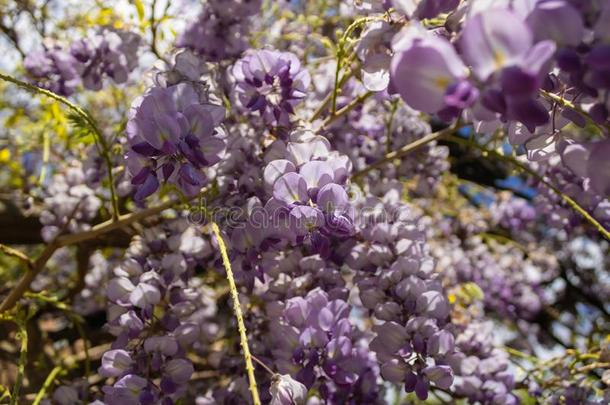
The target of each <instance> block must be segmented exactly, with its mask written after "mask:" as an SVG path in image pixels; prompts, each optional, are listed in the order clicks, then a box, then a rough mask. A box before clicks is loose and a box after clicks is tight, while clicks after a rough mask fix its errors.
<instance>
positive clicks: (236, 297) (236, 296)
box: [212, 222, 261, 405]
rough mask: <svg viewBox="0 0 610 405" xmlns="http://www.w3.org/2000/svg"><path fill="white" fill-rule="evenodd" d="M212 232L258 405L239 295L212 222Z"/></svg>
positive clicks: (215, 226)
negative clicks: (225, 277)
mask: <svg viewBox="0 0 610 405" xmlns="http://www.w3.org/2000/svg"><path fill="white" fill-rule="evenodd" d="M212 230H213V231H214V235H216V240H217V241H218V248H219V249H220V255H221V256H222V263H223V265H224V267H225V270H226V272H227V280H228V281H229V288H230V290H231V299H232V301H233V311H234V312H235V318H237V329H239V341H240V343H241V349H242V351H243V353H244V360H245V362H246V373H247V374H248V381H249V382H250V393H251V394H252V401H253V402H254V405H260V403H261V400H260V398H259V396H258V389H257V388H256V379H255V377H254V366H253V365H252V355H251V354H250V348H249V346H248V336H247V334H246V325H245V324H244V317H243V314H242V311H241V305H240V304H239V293H238V292H237V286H236V285H235V277H233V270H232V269H231V262H230V260H229V255H228V254H227V247H226V245H225V242H224V240H223V239H222V236H221V234H220V229H219V228H218V225H216V223H215V222H212Z"/></svg>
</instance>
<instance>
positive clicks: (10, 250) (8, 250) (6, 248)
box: [0, 243, 33, 268]
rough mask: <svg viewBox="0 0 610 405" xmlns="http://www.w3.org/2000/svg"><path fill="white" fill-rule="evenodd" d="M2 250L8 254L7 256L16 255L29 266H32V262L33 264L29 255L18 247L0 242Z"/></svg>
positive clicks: (0, 249)
mask: <svg viewBox="0 0 610 405" xmlns="http://www.w3.org/2000/svg"><path fill="white" fill-rule="evenodd" d="M0 251H1V252H2V253H4V254H5V255H7V256H12V257H16V258H17V259H19V260H21V261H22V262H24V263H25V265H26V266H27V267H28V268H31V267H32V264H33V263H32V260H31V259H30V258H29V257H27V256H26V255H25V253H23V252H21V251H19V250H17V249H13V248H12V247H10V246H6V245H4V244H2V243H0Z"/></svg>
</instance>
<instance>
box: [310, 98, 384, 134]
mask: <svg viewBox="0 0 610 405" xmlns="http://www.w3.org/2000/svg"><path fill="white" fill-rule="evenodd" d="M372 95H373V92H372V91H367V92H366V93H363V94H361V95H359V96H358V97H356V98H355V99H353V100H352V101H351V102H350V103H349V104H348V105H346V106H345V107H343V108H342V109H340V110H339V111H337V112H336V113H333V114H332V115H330V116H329V117H328V118H326V119H325V120H324V122H323V123H322V125H320V128H318V129H317V130H316V132H320V131H322V130H324V129H326V128H328V126H329V125H330V124H332V123H333V122H335V121H336V120H337V119H339V118H341V117H343V116H344V115H346V114H347V113H349V112H350V111H352V110H353V109H354V108H356V107H358V106H359V105H360V104H361V103H362V102H363V101H364V100H366V99H367V98H369V97H370V96H372Z"/></svg>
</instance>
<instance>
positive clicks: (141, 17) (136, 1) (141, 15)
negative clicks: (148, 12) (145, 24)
mask: <svg viewBox="0 0 610 405" xmlns="http://www.w3.org/2000/svg"><path fill="white" fill-rule="evenodd" d="M133 2H134V4H135V6H136V10H137V11H138V19H139V20H140V23H141V22H142V21H144V3H142V0H133Z"/></svg>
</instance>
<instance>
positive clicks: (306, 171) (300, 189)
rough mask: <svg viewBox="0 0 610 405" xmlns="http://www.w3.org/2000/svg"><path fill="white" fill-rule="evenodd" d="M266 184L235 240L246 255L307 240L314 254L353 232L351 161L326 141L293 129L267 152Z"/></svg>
mask: <svg viewBox="0 0 610 405" xmlns="http://www.w3.org/2000/svg"><path fill="white" fill-rule="evenodd" d="M266 159H267V160H268V161H269V163H268V164H267V166H266V167H265V169H264V171H263V179H264V186H265V189H266V191H267V195H268V196H270V198H268V200H267V201H266V203H265V204H264V206H260V203H259V208H258V209H257V210H254V213H253V214H251V215H250V218H249V219H248V222H247V223H246V224H245V226H244V229H241V230H239V232H237V233H236V234H235V236H234V238H233V244H234V247H235V248H236V249H237V250H238V251H240V252H245V253H246V254H253V253H255V252H257V251H258V250H260V249H263V250H265V249H266V248H267V247H268V246H269V244H270V243H271V244H278V243H280V244H286V243H290V244H292V245H301V244H305V245H307V246H309V247H310V248H311V250H312V252H314V253H320V254H321V255H322V256H324V257H326V256H328V255H329V254H330V250H329V249H330V246H331V245H330V243H331V239H332V238H346V237H348V236H350V235H352V234H353V233H354V231H355V229H354V224H353V214H352V212H351V209H350V201H349V196H348V194H347V191H346V186H345V184H346V181H347V176H348V174H349V172H350V170H351V163H350V162H349V159H348V158H347V157H346V156H342V155H339V154H338V153H336V152H331V151H330V144H329V142H328V140H327V139H326V138H324V137H322V136H317V135H314V134H313V133H311V132H309V131H297V132H293V133H292V134H291V137H290V141H288V142H284V141H279V140H278V141H276V143H275V144H273V145H272V146H270V148H269V149H268V151H267V156H266Z"/></svg>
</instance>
